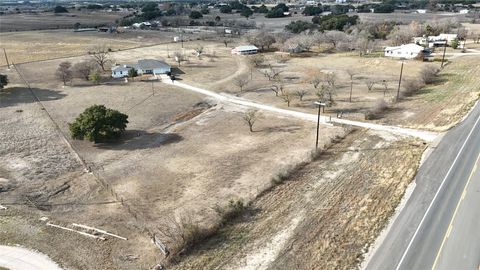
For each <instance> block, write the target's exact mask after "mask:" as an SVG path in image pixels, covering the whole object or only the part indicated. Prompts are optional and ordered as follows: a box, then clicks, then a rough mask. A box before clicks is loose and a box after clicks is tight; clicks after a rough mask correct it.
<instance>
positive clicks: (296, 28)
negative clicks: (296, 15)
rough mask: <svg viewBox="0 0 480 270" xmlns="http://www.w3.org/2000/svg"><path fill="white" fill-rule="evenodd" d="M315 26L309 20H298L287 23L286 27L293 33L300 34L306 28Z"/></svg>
mask: <svg viewBox="0 0 480 270" xmlns="http://www.w3.org/2000/svg"><path fill="white" fill-rule="evenodd" d="M313 26H314V25H313V24H311V23H309V22H306V21H300V20H298V21H295V22H290V23H289V24H287V25H285V29H286V30H288V31H290V32H292V33H295V34H298V33H301V32H303V31H305V30H308V29H311V28H313Z"/></svg>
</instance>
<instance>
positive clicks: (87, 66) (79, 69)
mask: <svg viewBox="0 0 480 270" xmlns="http://www.w3.org/2000/svg"><path fill="white" fill-rule="evenodd" d="M94 69H95V63H92V62H91V61H82V62H78V63H76V64H75V65H73V73H74V75H75V76H76V77H77V78H81V79H84V80H86V81H88V79H89V78H90V74H91V73H92V71H93V70H94Z"/></svg>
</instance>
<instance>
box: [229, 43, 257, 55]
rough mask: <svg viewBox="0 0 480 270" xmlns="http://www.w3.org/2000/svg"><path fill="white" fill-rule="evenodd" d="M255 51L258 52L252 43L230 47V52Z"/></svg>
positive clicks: (253, 52)
mask: <svg viewBox="0 0 480 270" xmlns="http://www.w3.org/2000/svg"><path fill="white" fill-rule="evenodd" d="M256 53H258V48H257V47H255V46H253V45H244V46H238V47H235V48H233V49H232V54H238V55H246V54H256Z"/></svg>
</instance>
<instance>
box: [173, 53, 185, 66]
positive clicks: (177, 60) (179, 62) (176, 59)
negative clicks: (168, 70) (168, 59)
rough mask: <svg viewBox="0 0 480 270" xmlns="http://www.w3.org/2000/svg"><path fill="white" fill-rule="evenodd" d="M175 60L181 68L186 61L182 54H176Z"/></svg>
mask: <svg viewBox="0 0 480 270" xmlns="http://www.w3.org/2000/svg"><path fill="white" fill-rule="evenodd" d="M173 58H174V59H175V62H177V64H178V66H181V65H182V62H183V61H185V57H184V56H183V54H182V53H180V52H174V53H173Z"/></svg>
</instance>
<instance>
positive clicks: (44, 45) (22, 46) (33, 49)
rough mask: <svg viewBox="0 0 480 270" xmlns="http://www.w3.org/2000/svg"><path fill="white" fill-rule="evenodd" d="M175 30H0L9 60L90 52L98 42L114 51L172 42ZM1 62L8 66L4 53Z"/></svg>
mask: <svg viewBox="0 0 480 270" xmlns="http://www.w3.org/2000/svg"><path fill="white" fill-rule="evenodd" d="M174 35H175V33H173V32H172V33H168V32H159V31H131V30H121V31H120V32H119V33H114V34H109V33H102V32H73V30H71V29H70V30H64V29H62V30H43V31H24V32H10V33H0V48H2V49H3V48H5V50H6V52H7V54H8V57H9V61H10V63H16V64H20V63H24V62H30V61H39V60H48V59H54V58H63V57H71V56H79V55H85V54H87V52H88V50H91V48H92V47H94V46H96V45H105V46H107V47H108V48H110V49H111V50H113V51H118V50H124V49H130V48H136V47H141V46H149V45H153V44H159V43H166V42H172V41H173V36H174ZM0 65H1V66H4V65H6V60H5V58H4V57H3V56H2V57H1V59H0Z"/></svg>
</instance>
